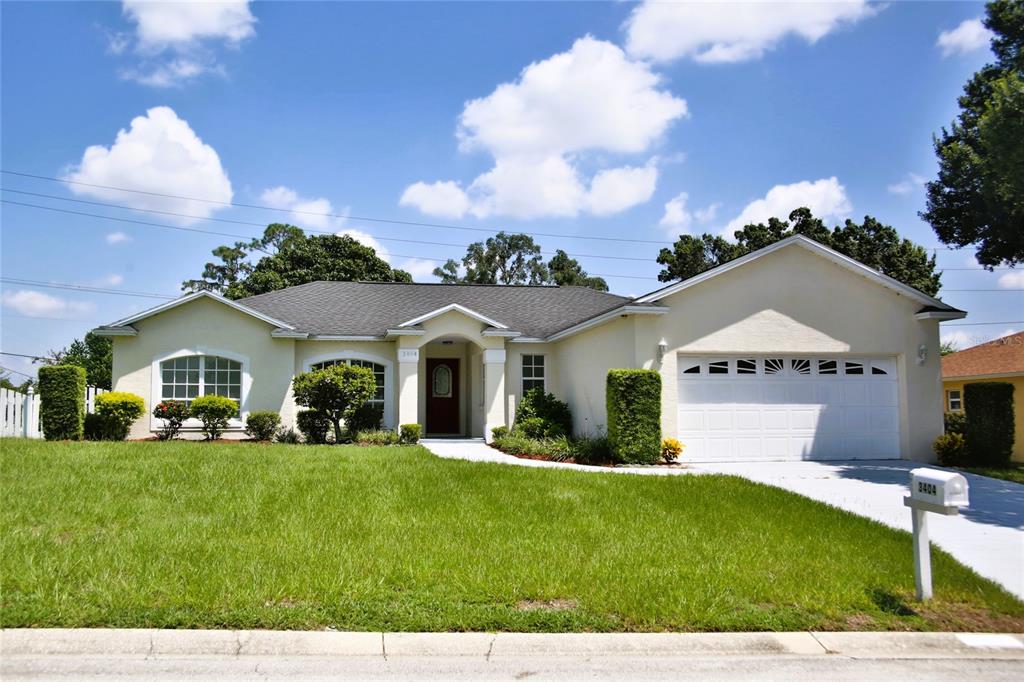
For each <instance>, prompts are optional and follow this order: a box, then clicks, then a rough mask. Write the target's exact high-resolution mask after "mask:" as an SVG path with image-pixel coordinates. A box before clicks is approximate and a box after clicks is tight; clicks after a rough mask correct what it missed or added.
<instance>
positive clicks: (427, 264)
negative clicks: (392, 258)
mask: <svg viewBox="0 0 1024 682" xmlns="http://www.w3.org/2000/svg"><path fill="white" fill-rule="evenodd" d="M438 265H439V263H435V262H434V261H431V260H425V259H423V258H407V259H405V260H404V261H402V262H400V263H399V264H398V265H395V266H394V267H396V268H398V269H400V270H405V271H406V272H408V273H409V274H410V275H412V279H413V281H414V282H422V281H424V280H434V279H436V278H435V277H434V268H436V267H437V266H438Z"/></svg>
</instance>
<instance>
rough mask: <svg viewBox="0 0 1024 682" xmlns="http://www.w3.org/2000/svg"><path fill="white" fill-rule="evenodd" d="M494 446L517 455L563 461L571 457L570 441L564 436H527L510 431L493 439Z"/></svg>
mask: <svg viewBox="0 0 1024 682" xmlns="http://www.w3.org/2000/svg"><path fill="white" fill-rule="evenodd" d="M494 446H495V447H496V448H498V449H499V450H501V451H502V452H505V453H508V454H510V455H516V456H519V457H536V458H540V459H547V460H551V461H552V462H564V461H565V460H567V459H572V458H573V450H572V443H571V442H570V441H569V439H568V438H566V437H565V436H559V437H558V438H528V437H526V436H523V435H521V434H519V433H516V432H514V431H513V432H512V433H510V434H509V435H507V436H504V437H503V438H497V439H495V440H494Z"/></svg>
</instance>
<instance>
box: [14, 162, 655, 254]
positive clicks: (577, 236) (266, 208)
mask: <svg viewBox="0 0 1024 682" xmlns="http://www.w3.org/2000/svg"><path fill="white" fill-rule="evenodd" d="M0 173H4V174H6V175H16V176H18V177H22V178H33V179H35V180H48V181H52V182H63V183H66V184H69V185H81V186H84V187H95V188H97V189H109V190H113V191H115V192H131V193H133V194H145V195H148V196H154V197H163V198H165V199H181V200H183V201H199V202H202V203H206V204H215V205H218V206H233V207H235V208H254V209H260V210H263V211H277V212H280V213H296V214H298V215H308V216H317V217H320V218H345V219H350V220H364V221H366V222H372V223H389V224H392V225H405V226H407V227H432V228H437V229H441V230H465V231H470V232H488V233H490V234H496V233H498V232H501V231H502V230H500V229H494V228H487V227H470V226H465V225H446V224H444V223H424V222H418V221H415V220H392V219H388V218H374V217H370V216H357V215H351V214H344V213H318V212H316V211H297V210H293V209H290V208H281V207H279V206H263V205H260V204H243V203H239V202H234V201H219V200H216V199H203V198H200V197H187V196H182V195H180V194H164V193H161V192H148V191H145V190H141V189H128V188H127V187H114V186H112V185H97V184H94V183H90V182H81V181H78V180H67V179H65V178H54V177H49V176H46V175H34V174H32V173H22V172H19V171H12V170H0ZM522 234H529V235H531V236H534V237H558V238H562V239H590V240H595V241H607V242H625V243H632V244H662V245H671V244H672V242H670V241H665V240H654V239H626V238H624V237H599V236H593V235H580V234H567V233H557V232H525V233H522Z"/></svg>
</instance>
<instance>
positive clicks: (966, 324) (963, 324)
mask: <svg viewBox="0 0 1024 682" xmlns="http://www.w3.org/2000/svg"><path fill="white" fill-rule="evenodd" d="M983 324H1024V320H1014V321H1012V322H953V323H951V324H947V323H945V322H943V323H942V325H943V326H944V327H977V326H979V325H983Z"/></svg>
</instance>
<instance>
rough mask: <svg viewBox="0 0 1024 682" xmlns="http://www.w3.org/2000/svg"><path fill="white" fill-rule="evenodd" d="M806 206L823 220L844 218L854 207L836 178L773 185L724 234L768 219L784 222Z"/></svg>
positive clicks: (744, 210)
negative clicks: (794, 211) (790, 215)
mask: <svg viewBox="0 0 1024 682" xmlns="http://www.w3.org/2000/svg"><path fill="white" fill-rule="evenodd" d="M802 206H806V207H807V208H809V209H811V212H812V213H813V214H814V216H815V217H816V218H820V219H822V220H828V219H834V218H843V217H845V216H847V215H848V214H849V213H850V211H851V210H853V207H852V206H851V205H850V200H849V199H848V198H847V196H846V188H845V187H843V186H842V185H840V184H839V180H838V179H837V178H836V177H834V176H833V177H831V178H823V179H821V180H815V181H814V182H810V181H808V180H804V181H803V182H795V183H793V184H791V185H775V186H774V187H772V188H771V189H770V190H768V193H767V194H766V195H764V197H763V198H761V199H757V200H755V201H752V202H750V203H749V204H747V206H746V208H744V209H743V210H742V211H741V212H740V214H739V215H738V216H736V217H735V218H733V219H732V220H731V221H729V224H728V225H726V226H725V229H724V230H723V234H726V235H728V236H732V233H733V232H735V231H736V230H739V229H741V228H742V227H743V226H744V225H748V224H750V223H764V222H767V221H768V219H769V218H773V217H774V218H779V219H780V220H787V219H788V218H789V214H790V213H791V212H792V211H793V209H795V208H800V207H802Z"/></svg>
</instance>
